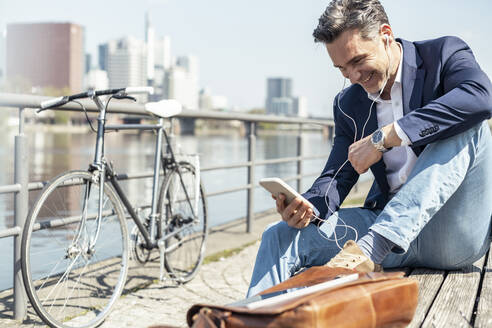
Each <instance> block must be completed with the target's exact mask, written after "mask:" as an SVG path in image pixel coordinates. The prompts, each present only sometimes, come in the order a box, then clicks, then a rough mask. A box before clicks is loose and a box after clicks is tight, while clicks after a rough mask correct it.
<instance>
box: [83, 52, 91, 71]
mask: <svg viewBox="0 0 492 328" xmlns="http://www.w3.org/2000/svg"><path fill="white" fill-rule="evenodd" d="M91 68H92V55H91V54H85V65H84V74H87V73H89V71H90V70H91Z"/></svg>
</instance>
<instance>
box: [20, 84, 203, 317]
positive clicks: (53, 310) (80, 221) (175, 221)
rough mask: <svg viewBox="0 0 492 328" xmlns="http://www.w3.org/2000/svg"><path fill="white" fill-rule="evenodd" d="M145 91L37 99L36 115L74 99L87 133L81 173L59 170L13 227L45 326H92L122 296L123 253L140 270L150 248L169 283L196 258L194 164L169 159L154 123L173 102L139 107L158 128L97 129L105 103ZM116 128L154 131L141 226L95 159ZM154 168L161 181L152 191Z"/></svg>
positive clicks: (199, 210) (113, 176)
mask: <svg viewBox="0 0 492 328" xmlns="http://www.w3.org/2000/svg"><path fill="white" fill-rule="evenodd" d="M150 91H151V88H148V87H140V88H124V89H111V90H101V91H93V90H90V91H87V92H84V93H79V94H75V95H71V96H65V97H60V98H55V99H50V100H48V101H44V102H42V103H41V108H40V109H38V110H37V112H40V111H43V110H46V109H49V108H54V107H59V106H62V105H64V104H66V103H68V102H76V103H78V104H79V105H80V106H81V107H82V109H83V110H84V113H85V115H86V118H87V120H88V123H89V125H90V127H91V129H92V130H93V131H94V132H96V133H97V139H96V145H95V155H94V161H93V162H92V164H90V165H89V169H88V170H77V171H68V172H65V173H62V174H60V175H58V176H57V177H55V178H54V179H53V180H51V181H50V182H49V183H48V184H47V185H46V186H45V187H44V188H43V190H42V191H41V193H40V195H39V197H38V199H37V200H36V202H35V203H34V205H33V206H32V208H31V210H30V212H29V215H28V218H27V220H26V223H25V226H24V230H23V235H22V246H21V247H22V250H21V251H22V261H21V265H22V274H23V279H24V284H25V287H26V292H27V295H28V297H29V300H30V302H31V304H32V306H33V307H34V309H35V311H36V313H37V314H38V315H39V316H40V317H41V319H42V320H44V322H46V323H47V324H49V325H50V326H51V327H95V326H97V325H99V324H101V323H102V322H103V321H104V319H105V318H106V316H107V315H108V314H109V312H110V310H111V308H112V306H113V305H114V303H115V302H116V300H117V299H118V297H119V296H120V295H121V293H122V291H123V288H124V285H125V281H126V277H127V273H128V266H129V261H130V260H129V258H130V252H132V253H133V254H134V258H135V259H136V260H137V261H138V262H141V263H145V262H147V261H149V258H150V253H151V251H152V250H154V249H158V250H159V254H160V256H159V258H160V279H161V280H162V279H163V276H164V273H167V276H168V277H170V278H171V279H173V280H174V281H176V282H178V283H185V282H188V281H189V280H191V279H192V278H193V277H194V276H195V275H196V273H197V272H198V269H199V267H200V265H201V263H202V261H203V257H204V251H205V244H206V239H207V234H208V229H207V205H206V199H205V196H204V195H205V194H204V191H203V186H202V184H201V182H200V178H199V167H196V168H195V165H193V164H192V163H190V162H187V161H178V159H177V158H176V154H175V152H174V150H173V147H172V145H171V142H170V138H169V136H168V134H167V133H166V131H165V129H164V118H168V117H171V116H174V115H176V114H178V113H179V112H180V111H181V105H180V104H179V103H178V102H177V101H175V100H162V101H160V102H155V103H147V104H146V105H145V109H146V111H147V112H149V113H151V114H152V115H154V116H157V117H158V118H159V123H158V124H120V125H107V124H106V113H107V106H108V104H109V102H110V101H111V100H112V99H113V98H114V99H133V100H135V98H133V97H132V96H130V95H131V94H135V93H142V92H150ZM101 96H109V99H108V100H107V101H105V100H103V99H101V98H100V97H101ZM81 98H90V99H91V100H92V101H93V102H94V103H95V104H96V106H97V108H98V110H99V114H98V118H97V129H95V128H94V126H93V125H92V123H91V121H90V119H89V117H88V115H87V110H86V108H85V106H84V105H83V104H82V103H81V102H79V101H77V99H81ZM124 129H137V130H153V131H156V146H155V147H156V148H155V149H156V151H155V155H154V173H153V185H152V203H151V209H150V214H149V216H148V217H146V218H144V219H141V218H140V217H139V215H137V213H136V210H135V209H134V208H133V206H132V205H131V204H130V201H129V200H128V198H127V197H126V195H125V193H124V191H123V189H122V188H121V186H120V184H119V183H118V174H117V173H116V172H115V169H114V167H113V165H112V163H109V162H108V161H107V160H106V158H105V156H104V135H105V133H106V132H108V131H118V130H124ZM163 136H164V138H165V140H166V144H167V151H166V152H165V153H164V152H163V151H162V148H163V147H162V137H163ZM161 169H162V170H163V173H164V179H163V182H162V183H161V184H159V177H160V172H161ZM159 187H160V188H159ZM125 209H126V212H125V211H124V210H125ZM127 214H128V215H129V216H130V217H131V219H132V220H133V221H134V222H135V228H133V231H132V242H131V243H130V236H129V234H128V228H127V222H126V220H127ZM129 248H131V250H129Z"/></svg>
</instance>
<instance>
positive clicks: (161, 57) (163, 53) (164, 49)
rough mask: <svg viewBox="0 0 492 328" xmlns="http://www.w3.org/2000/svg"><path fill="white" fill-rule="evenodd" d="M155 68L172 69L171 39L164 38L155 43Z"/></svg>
mask: <svg viewBox="0 0 492 328" xmlns="http://www.w3.org/2000/svg"><path fill="white" fill-rule="evenodd" d="M154 67H156V68H162V69H164V70H167V69H169V68H170V67H171V38H169V37H168V36H163V37H160V38H157V39H156V40H155V42H154Z"/></svg>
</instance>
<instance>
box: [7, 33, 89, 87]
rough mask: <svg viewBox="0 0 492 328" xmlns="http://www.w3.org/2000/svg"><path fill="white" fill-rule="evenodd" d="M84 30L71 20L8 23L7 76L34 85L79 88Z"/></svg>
mask: <svg viewBox="0 0 492 328" xmlns="http://www.w3.org/2000/svg"><path fill="white" fill-rule="evenodd" d="M84 55H85V51H84V29H83V27H82V26H80V25H77V24H72V23H27V24H8V25H7V53H6V76H7V78H8V79H12V80H15V79H17V78H20V79H23V80H24V81H27V82H29V83H30V84H31V85H32V86H37V87H54V88H60V89H61V88H66V87H68V88H69V89H70V90H71V92H77V91H81V89H82V79H83V75H84Z"/></svg>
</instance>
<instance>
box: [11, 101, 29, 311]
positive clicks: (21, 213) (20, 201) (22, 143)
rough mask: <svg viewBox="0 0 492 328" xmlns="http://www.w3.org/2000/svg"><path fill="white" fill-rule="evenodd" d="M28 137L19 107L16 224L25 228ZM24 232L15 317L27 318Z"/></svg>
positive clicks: (17, 242) (17, 249)
mask: <svg viewBox="0 0 492 328" xmlns="http://www.w3.org/2000/svg"><path fill="white" fill-rule="evenodd" d="M28 153H29V152H28V149H27V138H26V136H25V135H24V108H19V135H17V136H15V155H14V156H15V158H14V161H15V164H14V165H15V168H14V181H15V183H16V184H19V185H20V186H21V188H20V191H19V192H17V193H16V194H15V196H14V209H15V212H14V225H15V226H17V227H20V228H21V231H22V229H24V222H25V221H26V216H27V209H28V207H29V191H28V189H27V184H28V179H29V160H28ZM21 241H22V232H21V233H20V234H19V235H17V236H15V237H14V319H15V320H24V319H25V318H26V309H27V298H26V291H25V289H24V282H23V281H22V272H21Z"/></svg>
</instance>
